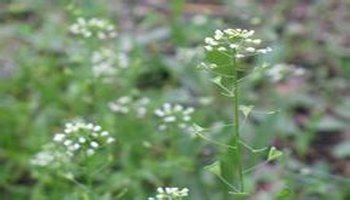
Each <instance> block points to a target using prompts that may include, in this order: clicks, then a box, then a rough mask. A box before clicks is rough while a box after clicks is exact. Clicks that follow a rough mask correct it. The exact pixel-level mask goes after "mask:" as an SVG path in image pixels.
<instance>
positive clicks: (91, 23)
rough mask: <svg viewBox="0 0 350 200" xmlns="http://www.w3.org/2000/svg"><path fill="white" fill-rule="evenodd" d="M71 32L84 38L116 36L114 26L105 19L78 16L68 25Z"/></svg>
mask: <svg viewBox="0 0 350 200" xmlns="http://www.w3.org/2000/svg"><path fill="white" fill-rule="evenodd" d="M69 30H70V32H71V33H73V34H75V35H80V36H82V37H84V38H90V37H95V38H97V39H100V40H105V39H110V38H114V37H116V36H117V33H116V31H115V28H114V26H113V25H112V24H111V23H110V22H108V21H107V20H105V19H98V18H91V19H84V18H82V17H79V18H78V19H77V20H76V22H75V23H74V24H72V25H71V26H70V27H69Z"/></svg>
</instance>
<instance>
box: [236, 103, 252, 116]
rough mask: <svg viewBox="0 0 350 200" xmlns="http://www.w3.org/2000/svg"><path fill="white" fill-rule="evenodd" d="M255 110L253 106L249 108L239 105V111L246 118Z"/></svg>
mask: <svg viewBox="0 0 350 200" xmlns="http://www.w3.org/2000/svg"><path fill="white" fill-rule="evenodd" d="M253 108H254V106H253V105H249V106H245V105H239V110H240V111H241V112H242V113H243V115H244V117H246V118H247V117H248V115H249V114H250V113H251V112H252V110H253Z"/></svg>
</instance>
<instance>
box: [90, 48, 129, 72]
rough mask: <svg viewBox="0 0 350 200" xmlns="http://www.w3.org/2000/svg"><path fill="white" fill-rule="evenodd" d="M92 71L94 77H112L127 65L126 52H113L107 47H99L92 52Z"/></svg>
mask: <svg viewBox="0 0 350 200" xmlns="http://www.w3.org/2000/svg"><path fill="white" fill-rule="evenodd" d="M91 65H92V72H93V74H94V75H95V76H96V77H106V78H108V77H112V76H113V75H116V74H118V73H119V72H120V71H121V70H123V69H125V68H127V67H128V66H129V60H128V56H127V55H126V53H123V52H118V53H116V52H114V51H113V50H112V49H109V48H101V49H99V50H97V51H94V52H93V53H92V57H91Z"/></svg>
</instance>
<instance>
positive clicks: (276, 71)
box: [266, 63, 305, 82]
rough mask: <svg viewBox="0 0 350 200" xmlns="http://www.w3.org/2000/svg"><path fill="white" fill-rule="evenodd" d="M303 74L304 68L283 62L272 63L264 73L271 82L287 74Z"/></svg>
mask: <svg viewBox="0 0 350 200" xmlns="http://www.w3.org/2000/svg"><path fill="white" fill-rule="evenodd" d="M304 74H305V69H303V68H300V67H296V66H295V65H290V64H285V63H280V64H276V65H273V66H272V67H270V68H269V69H267V70H266V75H267V76H268V77H270V79H271V81H272V82H278V81H281V80H283V79H284V78H285V77H287V76H288V75H292V76H302V75H304Z"/></svg>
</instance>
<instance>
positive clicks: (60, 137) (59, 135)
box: [53, 133, 66, 142]
mask: <svg viewBox="0 0 350 200" xmlns="http://www.w3.org/2000/svg"><path fill="white" fill-rule="evenodd" d="M65 137H66V135H65V134H63V133H57V134H55V136H54V137H53V141H55V142H62V141H63V139H64V138H65Z"/></svg>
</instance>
